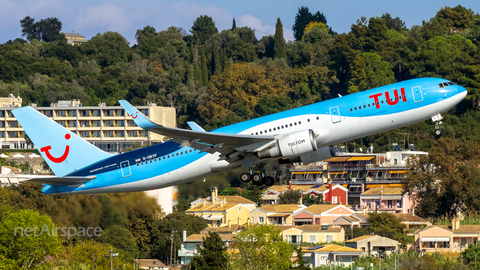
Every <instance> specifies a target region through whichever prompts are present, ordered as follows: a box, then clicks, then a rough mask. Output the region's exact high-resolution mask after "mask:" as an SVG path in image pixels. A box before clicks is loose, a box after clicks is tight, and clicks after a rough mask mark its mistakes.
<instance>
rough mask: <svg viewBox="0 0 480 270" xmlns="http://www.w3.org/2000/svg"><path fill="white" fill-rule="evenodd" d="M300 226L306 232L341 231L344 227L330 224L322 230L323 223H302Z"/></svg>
mask: <svg viewBox="0 0 480 270" xmlns="http://www.w3.org/2000/svg"><path fill="white" fill-rule="evenodd" d="M298 228H299V229H300V230H302V231H304V232H341V231H342V227H331V226H329V227H328V229H326V230H322V228H323V225H302V226H298Z"/></svg>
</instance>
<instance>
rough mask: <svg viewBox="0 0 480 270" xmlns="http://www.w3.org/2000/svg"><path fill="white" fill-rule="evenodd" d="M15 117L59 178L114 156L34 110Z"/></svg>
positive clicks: (22, 110)
mask: <svg viewBox="0 0 480 270" xmlns="http://www.w3.org/2000/svg"><path fill="white" fill-rule="evenodd" d="M12 113H13V115H14V116H15V118H17V120H18V122H19V123H20V125H21V126H22V128H23V129H24V130H25V132H26V133H27V135H28V137H30V139H31V140H32V142H33V143H34V144H35V146H36V147H37V148H38V149H40V153H41V154H42V157H43V158H44V159H45V161H46V162H47V164H48V166H50V168H51V169H52V171H53V172H54V173H55V175H56V176H64V175H67V174H69V173H71V172H74V171H76V170H79V169H81V168H83V167H85V166H87V165H90V164H93V163H95V162H97V161H100V160H103V159H105V158H108V157H110V156H111V155H110V154H108V153H106V152H104V151H102V150H100V149H98V148H97V147H95V146H93V145H92V144H90V143H89V142H87V141H85V140H84V139H82V138H80V137H78V136H77V135H76V134H75V133H73V132H71V131H69V130H67V129H66V128H64V127H62V126H61V125H59V124H57V123H55V122H54V121H52V120H50V119H48V118H47V117H45V116H43V115H42V114H41V113H39V112H38V111H37V110H35V109H33V108H31V107H22V108H19V109H16V110H13V111H12Z"/></svg>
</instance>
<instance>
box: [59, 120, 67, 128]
mask: <svg viewBox="0 0 480 270" xmlns="http://www.w3.org/2000/svg"><path fill="white" fill-rule="evenodd" d="M57 123H58V124H59V125H60V126H62V127H67V122H66V121H57Z"/></svg>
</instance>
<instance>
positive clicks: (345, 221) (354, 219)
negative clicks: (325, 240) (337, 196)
mask: <svg viewBox="0 0 480 270" xmlns="http://www.w3.org/2000/svg"><path fill="white" fill-rule="evenodd" d="M333 225H334V226H339V227H342V228H344V229H351V228H353V227H354V226H357V227H367V226H368V216H367V215H365V214H361V213H354V214H352V215H350V216H340V217H338V218H336V219H334V220H333Z"/></svg>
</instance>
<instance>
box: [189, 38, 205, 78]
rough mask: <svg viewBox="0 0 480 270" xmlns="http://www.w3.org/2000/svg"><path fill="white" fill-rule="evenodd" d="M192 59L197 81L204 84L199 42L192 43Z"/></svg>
mask: <svg viewBox="0 0 480 270" xmlns="http://www.w3.org/2000/svg"><path fill="white" fill-rule="evenodd" d="M191 47H192V48H193V49H192V61H193V65H194V67H195V81H197V82H198V84H199V85H203V77H202V68H201V66H200V62H201V61H200V60H201V58H200V56H199V55H198V44H197V45H192V46H191Z"/></svg>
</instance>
